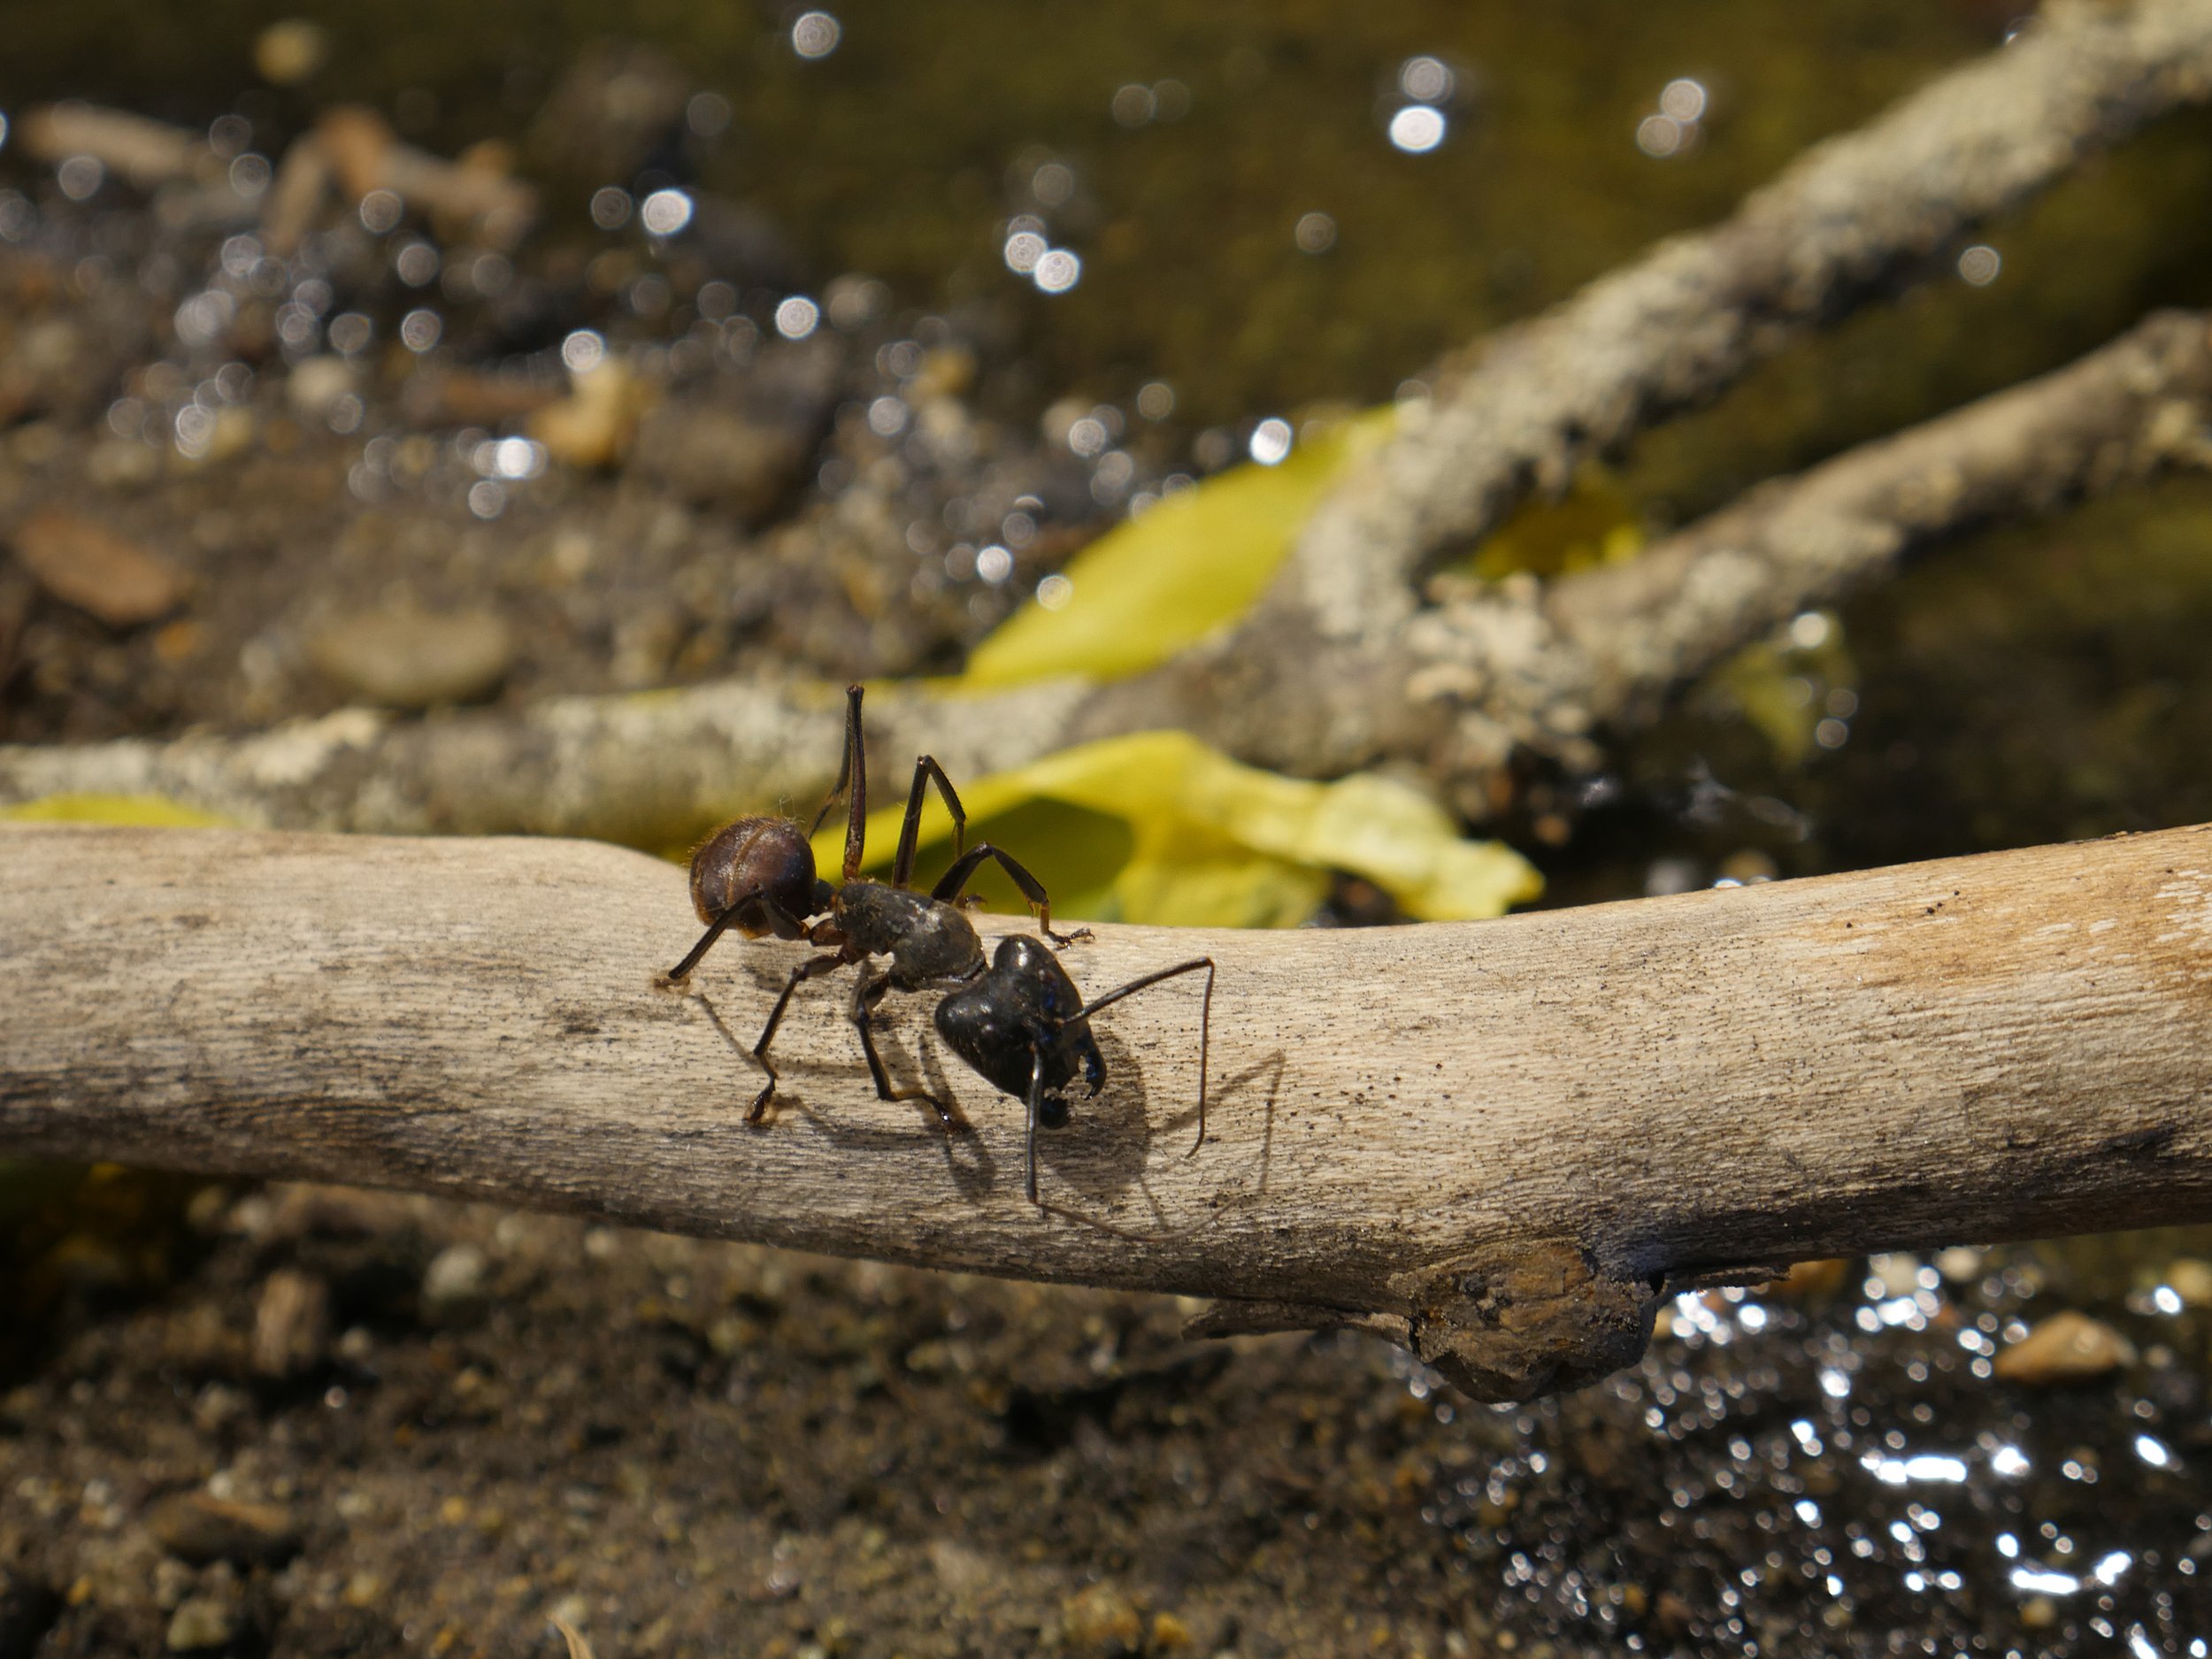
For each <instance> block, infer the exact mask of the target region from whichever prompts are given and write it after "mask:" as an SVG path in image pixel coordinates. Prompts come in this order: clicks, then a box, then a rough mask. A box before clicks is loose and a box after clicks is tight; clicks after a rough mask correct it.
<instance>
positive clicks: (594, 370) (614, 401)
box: [528, 357, 654, 470]
mask: <svg viewBox="0 0 2212 1659" xmlns="http://www.w3.org/2000/svg"><path fill="white" fill-rule="evenodd" d="M574 386H575V389H574V390H573V391H572V392H571V393H570V394H569V396H566V397H564V398H562V399H561V400H560V402H558V403H548V404H547V405H546V406H545V407H544V408H543V409H541V410H539V411H537V413H535V414H534V415H533V416H531V417H530V420H529V424H528V430H529V433H530V435H531V436H532V437H534V438H535V439H536V440H537V441H538V442H540V443H541V444H543V445H544V446H545V448H546V452H547V453H548V454H549V455H550V456H551V457H553V458H554V459H555V460H556V461H558V462H560V463H562V464H563V465H566V466H573V467H580V468H584V469H587V470H588V469H590V468H593V467H602V466H612V465H615V464H616V463H617V462H618V461H619V460H621V459H622V457H624V456H625V455H626V454H628V453H629V450H630V445H631V443H632V442H633V441H634V439H635V438H636V436H637V427H638V419H639V417H640V416H641V415H642V414H643V413H644V411H645V410H646V409H647V407H648V406H649V405H650V403H652V401H653V396H654V395H653V391H652V388H650V387H649V386H647V385H646V384H645V383H644V382H643V381H641V380H639V379H638V378H637V377H636V376H635V375H634V374H633V373H630V369H629V365H626V364H625V363H624V362H623V361H622V360H621V359H620V358H619V357H605V358H603V359H601V361H600V362H599V363H597V364H596V365H594V366H593V367H591V368H589V369H587V370H585V371H583V372H582V373H579V374H577V375H576V376H575V377H574Z"/></svg>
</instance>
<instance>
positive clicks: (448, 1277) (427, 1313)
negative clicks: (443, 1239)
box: [422, 1244, 491, 1324]
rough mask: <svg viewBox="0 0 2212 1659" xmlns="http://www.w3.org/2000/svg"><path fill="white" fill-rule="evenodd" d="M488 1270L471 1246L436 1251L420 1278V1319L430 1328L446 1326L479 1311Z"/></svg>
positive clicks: (453, 1245) (486, 1264)
mask: <svg viewBox="0 0 2212 1659" xmlns="http://www.w3.org/2000/svg"><path fill="white" fill-rule="evenodd" d="M490 1266H491V1263H490V1262H489V1260H488V1258H487V1257H486V1256H485V1255H484V1252H483V1251H482V1250H480V1248H477V1247H476V1246H475V1245H473V1244H449V1245H448V1246H447V1247H446V1248H444V1249H442V1250H441V1251H439V1252H438V1254H437V1255H436V1256H434V1257H433V1258H432V1259H431V1263H430V1266H429V1268H428V1270H427V1271H425V1272H424V1274H423V1276H422V1311H423V1317H425V1318H426V1319H428V1320H429V1321H431V1323H433V1324H447V1323H450V1322H452V1321H455V1320H458V1319H464V1318H467V1317H470V1316H471V1315H472V1314H475V1313H477V1312H478V1311H480V1310H481V1309H482V1307H483V1302H484V1280H485V1278H486V1276H487V1274H488V1271H489V1270H490Z"/></svg>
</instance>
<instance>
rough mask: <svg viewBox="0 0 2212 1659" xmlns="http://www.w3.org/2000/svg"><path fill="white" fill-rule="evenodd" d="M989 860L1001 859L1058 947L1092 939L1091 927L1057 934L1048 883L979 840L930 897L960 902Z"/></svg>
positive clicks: (955, 862)
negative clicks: (1047, 888)
mask: <svg viewBox="0 0 2212 1659" xmlns="http://www.w3.org/2000/svg"><path fill="white" fill-rule="evenodd" d="M986 858H995V859H997V860H998V864H999V868H1000V869H1002V870H1003V871H1005V872H1006V873H1007V874H1008V875H1009V876H1010V877H1012V878H1013V881H1014V885H1015V886H1016V887H1019V888H1020V889H1021V895H1022V897H1024V898H1025V899H1027V900H1028V901H1029V908H1030V909H1031V910H1033V911H1034V912H1035V914H1036V918H1037V931H1038V932H1039V933H1042V934H1043V935H1044V936H1045V937H1046V938H1047V939H1049V940H1050V941H1052V942H1053V943H1054V944H1056V945H1071V944H1073V943H1074V942H1075V941H1077V940H1079V939H1088V938H1089V937H1090V936H1091V930H1090V929H1089V928H1087V927H1079V928H1077V929H1076V930H1075V931H1074V932H1073V933H1054V932H1053V931H1052V901H1051V900H1050V899H1049V898H1048V897H1047V896H1046V895H1045V884H1044V883H1043V882H1041V881H1040V880H1038V879H1037V878H1036V877H1034V876H1033V875H1031V874H1030V873H1029V872H1028V871H1026V870H1025V869H1024V868H1022V866H1021V865H1020V864H1018V863H1016V862H1015V861H1014V860H1013V859H1012V858H1010V857H1009V856H1007V855H1006V854H1004V853H1002V852H1001V851H1000V850H999V849H997V848H995V847H994V846H992V845H991V843H990V842H988V841H978V842H977V843H976V844H975V845H974V846H972V847H971V848H969V849H968V850H967V851H966V852H964V853H963V854H961V856H959V857H957V858H956V859H954V860H953V861H952V867H951V868H950V869H949V870H947V871H946V872H945V873H944V874H943V875H941V876H940V877H938V878H937V885H936V886H935V887H932V888H931V889H930V892H929V896H930V897H931V898H933V899H936V900H939V901H940V902H944V903H953V902H957V901H958V899H959V897H960V895H962V894H963V893H964V892H965V891H966V890H967V886H968V879H969V878H970V877H972V876H973V875H974V874H975V872H976V871H977V870H978V869H979V868H981V866H982V864H983V861H984V860H985V859H986Z"/></svg>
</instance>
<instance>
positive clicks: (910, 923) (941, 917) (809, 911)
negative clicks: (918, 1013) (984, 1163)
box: [667, 686, 1089, 1131]
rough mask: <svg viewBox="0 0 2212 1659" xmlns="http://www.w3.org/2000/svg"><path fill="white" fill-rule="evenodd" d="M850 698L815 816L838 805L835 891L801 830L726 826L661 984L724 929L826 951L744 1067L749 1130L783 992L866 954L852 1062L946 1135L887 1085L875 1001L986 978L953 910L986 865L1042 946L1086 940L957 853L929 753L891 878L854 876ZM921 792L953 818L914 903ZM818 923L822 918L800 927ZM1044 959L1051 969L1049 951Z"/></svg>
mask: <svg viewBox="0 0 2212 1659" xmlns="http://www.w3.org/2000/svg"><path fill="white" fill-rule="evenodd" d="M860 697H861V688H860V687H858V686H850V687H847V688H846V692H845V699H846V702H845V755H844V759H843V761H842V762H841V764H840V765H839V767H838V769H837V782H836V784H835V785H834V787H832V788H831V790H830V793H829V798H828V799H827V800H826V801H824V802H823V803H822V810H820V811H819V812H818V813H816V814H815V818H814V827H815V828H816V829H819V828H820V827H821V825H822V821H823V820H824V819H825V818H828V816H829V812H830V808H831V807H833V805H835V804H836V802H837V797H838V796H839V795H841V794H845V795H847V797H848V798H847V802H846V814H847V815H846V820H845V882H844V885H843V886H842V887H831V886H830V884H829V883H828V882H826V881H825V880H822V879H819V878H818V876H817V875H816V874H815V872H814V849H813V847H812V845H811V844H810V839H809V838H810V834H811V832H810V831H804V832H803V831H802V830H801V829H800V828H799V826H798V825H797V824H796V823H795V822H794V821H793V820H791V819H789V818H738V819H735V820H734V821H733V822H731V823H728V824H726V825H724V826H722V827H721V828H720V829H718V830H717V831H715V833H713V834H712V835H710V836H709V837H708V838H707V839H706V840H705V841H703V842H702V843H701V844H700V847H699V849H698V850H697V851H696V852H695V853H694V854H692V856H691V902H692V906H693V908H694V909H695V910H697V911H698V912H699V919H700V920H701V921H703V922H705V923H706V924H707V931H706V933H704V934H703V935H702V936H701V938H700V940H699V942H698V943H697V944H695V945H694V946H693V947H692V948H691V949H690V951H689V952H688V953H687V955H686V956H685V957H684V959H683V960H682V961H681V962H680V963H678V964H676V965H675V966H674V967H672V968H671V969H670V970H669V971H668V974H667V979H668V980H669V982H675V981H678V980H680V979H684V978H686V977H687V976H688V975H689V973H690V972H691V971H692V970H693V969H694V968H695V967H697V966H698V965H699V961H700V958H701V957H703V956H705V955H706V954H707V952H708V951H709V950H710V949H712V948H713V946H714V941H716V940H718V939H719V938H721V936H722V935H723V934H724V933H726V932H727V931H728V930H730V929H731V928H735V929H736V930H737V931H738V932H739V933H742V934H743V935H745V937H747V938H749V939H758V938H760V937H761V936H762V935H763V934H764V933H773V934H774V935H775V936H776V937H777V938H779V939H790V940H799V939H803V940H805V941H807V942H808V943H810V944H815V945H829V946H833V947H834V949H832V950H831V951H830V952H829V953H828V954H827V955H826V956H810V957H809V958H808V959H807V960H806V961H804V962H803V963H801V964H799V965H798V966H797V967H795V968H794V969H792V970H791V977H790V978H789V979H787V980H786V981H785V982H784V987H783V994H782V995H780V996H779V997H777V998H776V1005H775V1007H774V1009H772V1010H771V1011H770V1013H769V1016H768V1024H767V1025H766V1026H765V1027H764V1029H763V1030H762V1032H761V1033H760V1041H758V1042H757V1043H755V1044H754V1045H753V1058H755V1059H756V1060H757V1061H759V1062H760V1065H761V1070H763V1071H765V1072H767V1073H768V1081H767V1083H766V1085H765V1086H764V1087H762V1089H761V1091H760V1093H759V1094H757V1096H755V1097H754V1100H753V1104H752V1110H750V1111H749V1112H747V1113H746V1115H745V1121H746V1122H748V1123H754V1124H757V1123H758V1122H759V1121H760V1120H761V1118H762V1115H763V1114H764V1112H766V1111H767V1110H768V1102H769V1101H770V1099H772V1097H773V1096H774V1094H775V1092H776V1083H777V1081H778V1079H777V1075H776V1068H775V1067H774V1066H773V1065H772V1064H769V1061H768V1045H769V1043H770V1042H771V1041H773V1040H774V1038H775V1035H776V1027H777V1026H779V1025H781V1024H782V1023H783V1014H784V1010H785V1009H786V1008H787V1007H788V1006H789V1005H790V1002H791V996H792V994H793V993H794V992H795V991H796V990H797V989H798V988H799V987H800V986H802V985H803V984H804V983H805V982H806V981H807V980H809V979H813V978H814V977H815V976H816V975H817V974H821V973H827V972H830V971H831V970H833V969H835V968H840V967H842V966H844V965H845V964H848V963H864V962H865V960H866V958H868V957H870V956H888V957H890V958H891V965H890V966H889V967H888V968H887V969H885V970H884V971H883V972H880V973H876V974H871V973H870V972H868V970H867V969H866V967H865V966H863V967H862V969H861V972H860V975H859V977H858V979H856V980H855V982H854V985H853V995H852V1002H851V1004H850V1007H849V1010H848V1013H849V1018H851V1020H852V1023H853V1026H854V1029H856V1031H858V1032H859V1033H860V1048H861V1052H862V1053H864V1055H866V1056H867V1058H868V1071H869V1075H870V1076H872V1078H874V1079H875V1085H876V1094H877V1097H878V1098H879V1099H881V1100H887V1101H902V1100H924V1101H927V1102H929V1103H930V1104H931V1105H932V1106H933V1107H935V1108H936V1109H937V1116H938V1118H940V1119H941V1121H942V1122H943V1124H944V1125H945V1127H946V1129H947V1130H948V1131H949V1130H951V1129H952V1128H953V1126H954V1118H953V1116H952V1112H951V1110H950V1109H949V1107H948V1106H947V1105H946V1104H945V1102H942V1101H941V1100H939V1099H938V1098H937V1097H936V1096H935V1095H934V1094H930V1093H929V1092H928V1091H927V1090H926V1089H895V1088H893V1087H891V1079H890V1075H889V1074H888V1073H887V1071H885V1070H884V1068H883V1059H882V1056H879V1055H878V1054H877V1052H876V1043H875V1034H874V1033H873V1032H872V1030H871V1029H870V1026H869V1016H870V1015H872V1013H873V1012H874V1011H875V1009H876V1006H877V1005H878V1004H879V1003H880V1002H882V1001H883V997H884V994H885V993H886V992H887V991H889V990H891V989H894V988H896V989H898V990H902V991H920V990H926V989H928V988H930V987H933V986H934V987H951V986H957V985H965V984H967V983H968V982H969V981H971V980H972V979H979V978H980V977H982V976H983V975H984V974H985V972H986V970H985V966H984V961H983V942H982V941H981V940H980V939H979V938H978V937H977V936H976V931H975V926H974V924H972V922H970V921H969V920H968V918H967V916H966V915H965V914H964V912H963V911H962V910H961V909H960V906H959V901H960V899H961V896H962V895H963V894H964V892H965V891H966V888H967V885H968V882H969V880H970V879H971V878H972V877H973V876H974V874H975V872H976V871H977V870H978V869H979V868H980V867H981V865H982V864H983V861H984V860H985V859H987V858H995V859H997V860H998V862H999V865H1000V867H1001V868H1002V869H1003V870H1004V871H1005V872H1006V873H1007V874H1008V875H1009V876H1010V877H1011V878H1012V879H1013V882H1014V885H1015V886H1016V887H1018V888H1020V889H1021V894H1022V896H1023V897H1024V898H1025V899H1026V900H1028V902H1029V906H1030V909H1031V910H1033V911H1035V913H1036V917H1037V926H1038V928H1039V930H1040V931H1041V932H1042V933H1043V934H1044V935H1045V937H1046V938H1048V939H1049V940H1051V941H1053V942H1054V943H1055V944H1060V945H1065V944H1070V943H1072V942H1073V941H1074V940H1076V939H1079V938H1088V937H1089V932H1088V930H1087V929H1078V930H1077V932H1076V933H1073V934H1061V933H1054V932H1053V931H1052V904H1051V901H1050V900H1049V899H1048V897H1047V896H1046V895H1045V889H1044V886H1043V884H1042V883H1041V882H1040V881H1039V880H1038V879H1037V878H1036V877H1034V876H1033V875H1031V874H1030V873H1029V872H1028V871H1026V870H1025V869H1024V868H1022V866H1021V865H1020V864H1017V863H1016V862H1015V861H1014V860H1013V859H1012V858H1010V857H1009V856H1007V855H1006V854H1005V853H1002V852H1001V851H1000V850H999V849H997V848H995V847H994V846H992V845H991V843H990V842H988V841H979V842H977V843H976V844H975V845H974V846H973V847H964V841H966V839H967V822H968V820H967V814H966V813H965V812H964V810H962V808H961V805H960V797H959V795H957V794H956V793H955V791H954V789H953V787H952V782H951V780H949V779H948V778H947V777H946V776H945V772H944V768H942V767H941V766H940V765H939V764H937V763H936V761H935V760H933V759H932V758H931V757H929V756H927V755H924V756H922V757H920V758H919V759H918V760H917V761H916V762H915V763H914V787H913V790H912V793H910V795H908V796H907V800H906V817H905V819H904V821H903V822H902V824H901V825H900V827H899V850H898V856H897V857H896V859H895V861H894V862H893V864H892V866H891V879H890V880H889V881H888V882H882V881H875V880H870V879H864V878H863V877H862V875H861V873H860V864H861V858H862V856H863V855H864V852H865V851H866V849H867V818H868V756H867V750H866V749H865V747H864V744H863V742H862V740H861V731H860ZM931 783H934V784H935V785H936V787H937V793H938V795H939V796H940V798H941V799H942V800H943V802H944V803H945V806H946V809H947V810H949V812H950V813H951V814H952V826H953V849H954V852H953V861H952V864H951V867H950V868H949V869H948V870H947V871H946V872H945V873H944V874H943V875H942V876H941V877H940V878H939V879H938V881H937V885H936V886H935V887H932V888H931V889H930V890H929V892H928V893H927V894H920V893H916V892H913V891H911V890H910V888H909V887H908V886H907V882H908V881H909V880H910V879H911V878H912V876H913V873H914V853H915V848H916V845H917V842H918V839H919V837H920V833H921V823H922V796H923V792H924V789H925V788H926V786H927V785H929V784H931ZM848 784H849V785H850V790H849V794H848V791H847V786H848ZM817 917H819V918H823V919H821V920H811V919H810V918H817ZM1045 955H1046V956H1047V957H1048V959H1049V957H1050V953H1049V952H1046V953H1045ZM1055 965H1057V964H1055Z"/></svg>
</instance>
